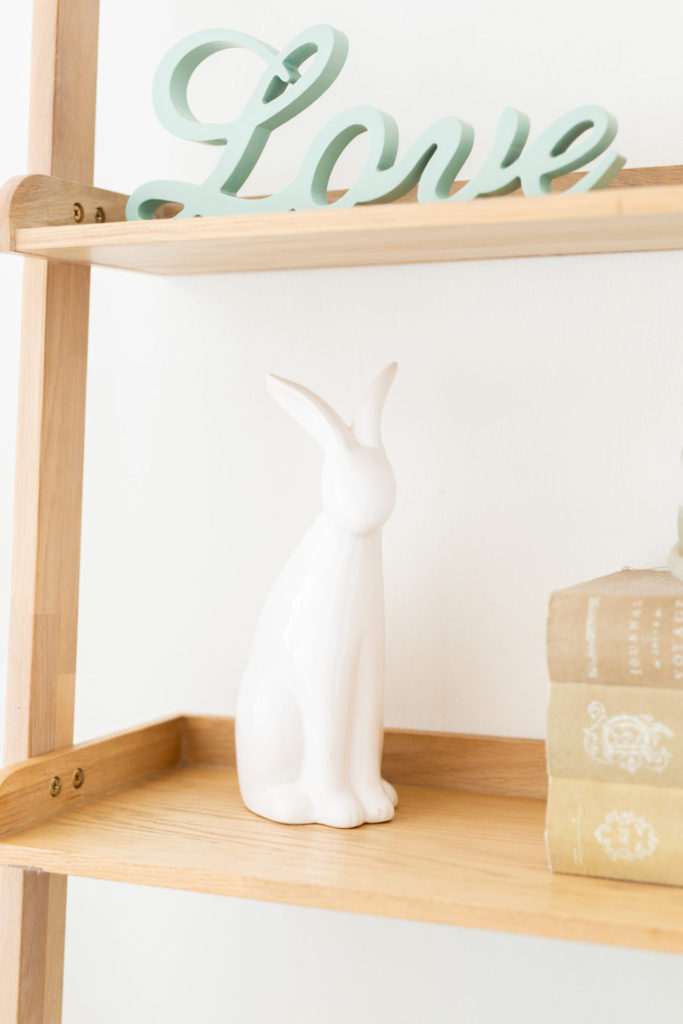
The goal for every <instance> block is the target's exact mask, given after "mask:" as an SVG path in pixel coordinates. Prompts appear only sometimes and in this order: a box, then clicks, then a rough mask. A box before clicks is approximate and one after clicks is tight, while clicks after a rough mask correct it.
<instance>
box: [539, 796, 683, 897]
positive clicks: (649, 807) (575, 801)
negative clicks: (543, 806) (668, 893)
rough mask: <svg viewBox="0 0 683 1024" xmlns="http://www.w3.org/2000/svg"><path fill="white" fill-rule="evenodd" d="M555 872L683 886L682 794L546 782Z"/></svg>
mask: <svg viewBox="0 0 683 1024" xmlns="http://www.w3.org/2000/svg"><path fill="white" fill-rule="evenodd" d="M546 822H547V828H546V840H547V844H548V854H549V858H550V866H551V867H552V869H553V871H560V872H565V873H568V874H572V875H596V876H599V877H601V878H620V879H626V880H628V881H635V882H662V883H665V884H667V885H683V789H681V788H675V789H669V788H666V787H657V786H640V785H633V784H631V785H619V784H612V783H608V782H592V781H590V780H588V779H555V778H551V779H550V787H549V792H548V811H547V819H546Z"/></svg>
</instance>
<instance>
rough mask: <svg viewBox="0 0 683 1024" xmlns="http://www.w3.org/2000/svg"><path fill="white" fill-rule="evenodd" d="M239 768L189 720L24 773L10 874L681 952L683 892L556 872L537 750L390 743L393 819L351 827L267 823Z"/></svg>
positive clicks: (9, 792) (53, 758) (448, 742)
mask: <svg viewBox="0 0 683 1024" xmlns="http://www.w3.org/2000/svg"><path fill="white" fill-rule="evenodd" d="M233 756H234V743H233V731H232V722H231V721H230V720H221V719H201V718H184V719H173V720H171V721H168V722H162V723H159V724H158V725H154V726H149V727H146V728H143V729H139V730H134V731H132V732H129V733H125V734H123V735H121V736H117V737H113V738H110V739H107V740H103V741H99V742H95V743H90V744H85V745H82V746H80V747H74V748H68V749H66V750H62V751H57V752H55V753H53V754H46V755H44V756H43V757H39V758H34V759H32V760H31V761H28V762H25V763H24V764H22V765H17V766H14V767H12V768H10V769H8V770H7V771H6V772H5V773H4V774H3V775H2V776H0V864H2V865H10V866H15V867H16V866H21V867H31V868H38V869H40V870H43V871H49V872H53V873H57V874H70V875H82V876H85V877H89V878H103V879H111V880H115V881H122V882H136V883H141V884H146V885H158V886H164V887H168V888H177V889H189V890H194V891H199V892H209V893H220V894H224V895H227V896H243V897H249V898H252V899H264V900H275V901H278V902H284V903H297V904H302V905H306V906H315V907H326V908H331V909H340V910H347V911H355V912H358V913H366V914H379V915H386V916H389V917H401V918H410V919H415V920H421V921H434V922H441V923H445V924H454V925H465V926H470V927H477V928H488V929H495V930H500V931H509V932H520V933H527V934H532V935H543V936H550V937H557V938H565V939H578V940H583V941H590V942H603V943H610V944H614V945H620V946H637V947H643V948H648V949H658V950H668V951H675V952H683V890H681V889H670V888H665V887H663V886H654V885H638V884H633V883H626V882H609V881H604V880H600V879H590V878H578V877H575V876H563V875H553V874H552V873H551V872H550V871H549V869H548V866H547V859H546V853H545V846H544V838H543V835H544V810H545V804H544V801H543V799H542V798H541V797H542V795H543V792H544V789H545V763H544V750H543V744H542V743H540V742H538V741H525V740H506V739H497V738H486V737H465V736H449V735H445V734H437V733H413V732H401V731H391V730H390V731H389V732H388V733H387V738H386V756H385V773H386V775H387V776H388V777H389V778H390V779H391V780H392V781H394V782H395V783H397V788H398V790H399V796H400V804H399V810H398V812H397V815H396V818H395V819H394V821H392V822H390V823H388V824H386V825H370V826H364V827H362V828H360V829H353V830H349V831H342V830H336V829H330V828H325V827H323V826H317V825H308V826H298V827H296V826H295V827H292V826H285V825H277V824H274V823H273V822H269V821H265V820H263V819H261V818H257V817H256V816H255V815H253V814H251V813H250V812H249V811H247V810H245V808H244V807H243V805H242V803H241V801H240V798H239V794H238V790H237V782H236V776H235V771H234V762H233ZM76 769H81V770H82V772H83V773H84V778H85V781H84V784H83V786H82V787H80V788H78V789H76V788H74V786H73V781H72V780H73V773H74V772H75V770H76ZM54 778H59V779H60V780H61V782H62V791H61V793H59V795H58V796H56V797H53V796H51V795H50V784H51V780H52V779H54Z"/></svg>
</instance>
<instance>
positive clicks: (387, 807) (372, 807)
mask: <svg viewBox="0 0 683 1024" xmlns="http://www.w3.org/2000/svg"><path fill="white" fill-rule="evenodd" d="M386 785H388V783H386ZM390 788H391V790H392V792H393V786H392V787H390ZM395 795H396V794H395V792H394V796H395ZM358 796H359V798H360V801H361V803H362V804H363V810H364V812H365V821H367V822H372V823H376V822H380V821H391V819H392V818H393V816H394V801H393V799H392V797H391V796H390V795H389V794H388V793H387V791H386V789H385V788H384V784H382V785H378V786H372V787H371V788H366V789H362V790H359V791H358Z"/></svg>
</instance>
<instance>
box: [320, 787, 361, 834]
mask: <svg viewBox="0 0 683 1024" xmlns="http://www.w3.org/2000/svg"><path fill="white" fill-rule="evenodd" d="M365 820H366V819H365V814H364V813H363V805H362V804H361V803H360V801H359V800H358V799H357V798H356V797H355V796H354V794H353V793H352V792H351V790H348V791H347V792H341V793H334V794H331V795H330V796H328V797H322V798H321V799H320V801H319V802H317V806H316V821H318V822H319V823H320V824H321V825H331V826H332V827H333V828H356V826H357V825H362V824H363V822H364V821H365Z"/></svg>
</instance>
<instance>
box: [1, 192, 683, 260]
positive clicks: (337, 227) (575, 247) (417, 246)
mask: <svg viewBox="0 0 683 1024" xmlns="http://www.w3.org/2000/svg"><path fill="white" fill-rule="evenodd" d="M15 246H16V251H17V252H21V253H24V254H26V255H37V256H44V257H49V258H51V259H54V260H65V261H67V262H74V263H83V264H92V265H98V266H109V267H120V268H123V269H129V270H137V271H142V272H146V273H153V274H210V273H224V272H232V271H254V270H281V269H297V268H298V269H303V268H313V267H342V266H368V265H377V264H398V263H429V262H442V261H449V260H478V259H502V258H508V257H521V256H560V255H572V254H580V253H608V252H610V253H615V252H645V251H655V250H666V249H680V248H682V247H683V185H661V186H655V187H642V188H630V187H629V188H614V189H605V190H604V191H602V192H591V193H588V194H587V195H576V194H575V195H561V196H560V195H551V196H540V197H534V198H529V199H524V200H519V199H517V198H515V197H514V196H503V197H500V198H494V199H483V200H475V201H473V202H468V203H462V204H459V203H447V204H444V203H425V204H421V203H396V204H388V205H384V206H366V207H356V208H353V209H348V210H322V211H319V210H315V211H307V212H302V213H273V214H256V215H250V214H244V215H240V216H236V217H205V218H202V217H199V218H191V219H187V220H154V221H135V222H130V223H113V224H85V225H79V224H74V225H70V226H67V227H47V228H20V229H17V231H16V236H15Z"/></svg>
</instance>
